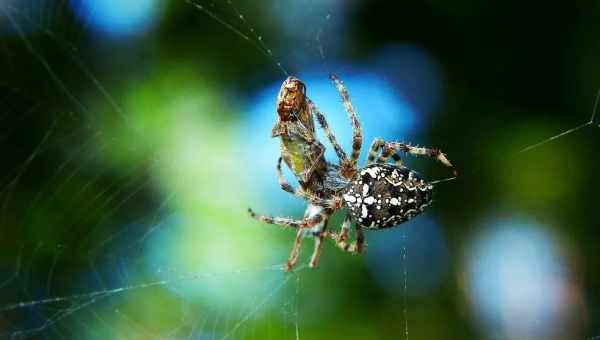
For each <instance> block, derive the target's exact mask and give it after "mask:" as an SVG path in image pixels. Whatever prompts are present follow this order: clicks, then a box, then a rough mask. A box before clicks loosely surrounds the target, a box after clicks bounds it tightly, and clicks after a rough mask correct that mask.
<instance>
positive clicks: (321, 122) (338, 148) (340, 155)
mask: <svg viewBox="0 0 600 340" xmlns="http://www.w3.org/2000/svg"><path fill="white" fill-rule="evenodd" d="M306 101H307V103H308V108H309V110H310V111H311V112H313V113H314V114H315V116H317V121H318V122H319V125H321V128H322V129H323V132H325V136H327V139H329V143H331V145H332V146H333V149H334V150H335V153H336V154H337V156H338V158H339V159H340V163H343V162H346V161H347V159H348V156H346V153H345V152H344V150H343V149H342V146H341V145H340V144H339V143H338V141H337V139H336V138H335V135H334V134H333V132H332V131H331V128H330V127H329V124H328V123H327V120H326V119H325V116H324V115H323V114H322V113H321V111H319V108H317V106H316V105H315V103H314V102H313V101H312V100H310V99H308V98H306Z"/></svg>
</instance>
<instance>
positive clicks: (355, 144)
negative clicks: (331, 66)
mask: <svg viewBox="0 0 600 340" xmlns="http://www.w3.org/2000/svg"><path fill="white" fill-rule="evenodd" d="M329 78H331V80H332V81H333V83H334V84H335V87H336V88H337V90H338V92H339V93H340V97H341V98H342V103H343V104H344V110H346V113H347V114H348V118H349V119H350V123H351V124H352V155H351V156H350V161H347V162H346V164H340V165H342V167H341V168H340V171H341V172H342V175H343V176H344V177H346V178H351V177H352V175H353V174H354V172H355V171H356V162H357V161H358V157H359V156H360V148H361V146H362V130H361V127H360V121H359V120H358V116H357V115H356V112H355V111H354V107H353V106H352V102H351V101H350V95H348V90H346V87H345V86H344V84H343V83H342V82H341V81H340V80H339V79H337V77H336V76H335V75H333V74H331V75H330V76H329Z"/></svg>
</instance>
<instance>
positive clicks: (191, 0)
mask: <svg viewBox="0 0 600 340" xmlns="http://www.w3.org/2000/svg"><path fill="white" fill-rule="evenodd" d="M185 2H187V3H188V4H190V5H192V6H193V7H194V8H196V9H198V10H200V11H202V12H204V13H206V14H207V15H208V16H209V17H211V18H212V19H213V20H215V21H217V22H218V23H219V24H221V25H223V26H224V27H225V28H227V29H228V30H230V31H231V32H233V33H235V34H236V35H238V36H239V37H240V38H242V39H244V40H246V41H247V42H248V43H250V44H251V45H252V46H253V47H254V48H255V49H257V50H258V51H259V52H260V53H262V54H264V55H265V56H266V57H267V58H269V59H270V60H271V61H272V62H274V63H275V65H276V66H277V67H278V68H279V70H280V71H281V72H282V73H283V74H284V75H285V76H286V77H288V76H289V75H290V74H289V73H288V71H287V70H286V69H285V68H284V67H283V65H282V64H281V62H280V61H279V60H277V58H275V55H274V54H273V51H272V50H271V49H270V48H267V47H266V45H265V44H264V42H263V39H262V36H261V35H257V34H256V33H255V30H254V29H253V28H252V27H250V26H247V27H249V30H250V32H251V34H253V35H254V36H255V37H256V40H253V39H251V38H250V37H249V36H248V35H247V34H245V33H244V32H242V31H240V30H239V29H237V28H236V27H234V26H233V25H231V24H230V23H228V22H227V21H225V20H223V19H221V17H219V16H218V15H217V14H216V13H215V12H213V11H211V10H210V9H208V8H206V6H204V5H202V4H200V3H198V2H195V1H194V0H185ZM227 3H228V4H229V6H230V7H231V8H232V9H233V10H234V11H235V12H236V13H237V15H238V18H239V19H240V20H241V21H242V22H243V23H244V24H246V25H248V24H247V21H246V18H245V17H244V16H243V15H242V14H240V13H239V11H238V10H237V9H236V8H235V7H234V6H233V3H231V1H229V0H228V1H227Z"/></svg>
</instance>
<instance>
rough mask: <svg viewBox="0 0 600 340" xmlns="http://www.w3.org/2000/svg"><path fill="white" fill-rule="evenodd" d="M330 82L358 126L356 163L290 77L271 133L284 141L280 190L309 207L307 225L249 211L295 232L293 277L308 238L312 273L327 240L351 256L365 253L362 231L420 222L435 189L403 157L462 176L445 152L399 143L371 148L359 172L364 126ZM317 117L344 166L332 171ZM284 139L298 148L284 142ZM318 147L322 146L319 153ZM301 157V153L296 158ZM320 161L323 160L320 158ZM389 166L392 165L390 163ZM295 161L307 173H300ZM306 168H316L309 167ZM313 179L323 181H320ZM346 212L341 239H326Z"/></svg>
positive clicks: (340, 86) (290, 263) (379, 143)
mask: <svg viewBox="0 0 600 340" xmlns="http://www.w3.org/2000/svg"><path fill="white" fill-rule="evenodd" d="M330 78H331V80H332V81H333V82H334V84H335V86H336V88H337V90H338V92H339V94H340V97H341V99H342V102H343V105H344V109H345V111H346V113H347V114H348V117H349V119H350V122H351V124H352V129H353V140H352V153H351V156H350V158H348V156H347V155H346V153H345V152H344V150H343V149H342V147H341V146H340V145H339V143H338V142H337V140H336V138H335V136H334V135H333V133H332V131H331V129H330V128H329V126H328V124H327V122H326V120H325V117H324V116H323V115H322V114H321V113H320V112H319V110H318V109H317V108H316V106H315V105H314V103H312V101H310V99H308V97H306V87H305V86H304V84H303V83H302V82H300V81H299V80H298V79H296V78H293V77H290V78H288V79H286V81H284V83H283V85H282V88H281V90H280V93H279V96H278V102H277V108H278V121H277V123H276V124H275V128H274V129H273V131H274V133H273V135H274V136H282V141H281V143H282V144H281V145H282V147H281V151H282V152H281V157H279V159H278V161H277V166H276V174H277V178H278V181H279V185H280V187H281V189H282V190H284V191H286V192H289V193H291V194H293V195H295V196H297V197H300V198H302V199H304V200H306V201H307V202H308V207H307V209H306V212H305V213H304V218H303V219H302V220H295V219H291V218H285V217H270V216H265V215H258V214H256V213H255V212H254V211H252V210H251V209H248V212H249V213H250V216H251V217H253V218H255V219H257V220H259V221H262V222H265V223H269V224H276V225H281V226H286V227H291V228H294V229H296V230H297V232H296V238H295V241H294V245H293V247H292V250H291V253H290V256H289V258H288V261H287V263H286V265H285V266H284V271H286V272H289V271H291V270H292V269H293V268H294V266H295V264H296V263H297V260H298V253H299V249H300V245H301V242H302V238H303V236H304V235H305V233H307V232H308V233H309V234H311V235H312V236H314V238H315V246H314V250H313V253H312V256H311V259H310V262H309V266H310V267H311V268H314V267H316V265H317V262H318V260H319V257H320V254H321V248H322V244H323V240H324V238H325V237H331V238H332V239H333V240H334V241H335V243H336V245H337V246H338V247H339V248H341V249H342V250H344V251H346V252H349V253H361V252H362V251H363V249H364V247H365V244H364V235H363V230H365V229H366V230H379V229H385V228H389V227H393V226H396V225H399V224H401V223H403V222H406V221H408V220H409V219H411V218H413V217H415V216H417V215H418V214H420V213H421V212H422V211H423V210H424V209H425V208H426V207H427V206H428V205H429V204H430V203H431V199H432V190H433V186H432V185H431V184H429V183H428V182H427V181H425V179H424V178H423V177H421V175H419V174H418V173H417V172H415V171H413V170H410V169H408V168H406V167H404V166H403V165H402V159H401V157H400V155H399V153H400V152H404V153H408V154H412V155H425V156H429V157H432V158H434V159H436V160H437V161H439V162H441V163H442V164H443V165H445V166H447V167H449V168H450V169H451V170H452V172H453V174H454V175H456V171H454V167H453V166H452V164H451V163H450V161H449V160H448V159H447V158H446V156H445V155H444V154H443V153H442V152H441V151H440V150H437V149H429V148H421V147H414V146H411V145H408V144H404V143H397V142H390V143H388V142H385V141H384V140H383V139H381V138H376V139H375V140H373V142H372V144H371V147H370V149H369V153H368V157H367V163H366V165H365V166H364V167H362V168H358V167H357V161H358V158H359V156H360V150H361V146H362V132H361V128H360V122H359V120H358V117H357V115H356V112H355V111H354V108H353V106H352V103H351V101H350V97H349V95H348V91H347V90H346V88H345V87H344V85H343V83H342V82H341V81H340V80H339V79H337V77H336V76H334V75H331V76H330ZM312 113H314V114H315V116H316V117H317V120H318V121H319V124H320V126H321V127H322V128H323V130H324V131H325V135H326V136H327V138H328V139H329V142H330V143H331V144H332V145H333V147H334V150H335V152H336V155H337V156H338V158H339V165H336V164H333V163H329V162H327V161H326V160H325V158H324V157H323V155H322V154H323V153H324V147H323V146H322V144H321V143H320V142H319V141H318V140H317V139H316V137H315V134H314V125H313V122H312ZM290 136H291V137H290ZM299 136H310V137H307V138H301V137H299ZM284 138H288V139H289V140H293V142H292V143H290V142H289V141H284ZM294 138H296V139H295V140H294ZM317 143H318V144H317ZM315 145H320V146H319V147H314V146H315ZM290 146H293V148H290ZM302 148H304V149H302ZM301 149H302V150H303V151H302V152H298V151H297V150H301ZM306 150H309V151H308V152H307V151H306ZM294 151H295V152H294ZM291 155H293V156H291ZM315 155H318V157H314V156H315ZM294 157H295V158H294ZM286 158H287V160H286ZM390 158H391V159H392V160H393V161H394V164H388V163H387V162H388V160H390ZM294 159H295V161H296V163H299V164H301V165H302V166H300V167H297V166H295V165H296V164H295V163H294V161H293V160H294ZM290 160H292V161H290ZM282 161H284V162H285V163H286V164H287V165H288V166H289V167H290V169H291V170H292V172H294V174H295V175H296V177H300V178H301V179H299V180H300V184H301V186H300V188H294V187H293V186H292V185H290V184H289V183H287V181H286V180H285V178H284V177H283V175H282V172H281V163H282ZM290 164H291V165H290ZM308 164H310V166H309V167H306V165H308ZM316 169H319V170H318V171H316ZM299 170H301V171H299ZM307 170H308V173H307ZM311 171H312V172H311ZM315 172H316V173H317V174H318V176H315ZM300 175H301V176H300ZM343 207H345V208H346V217H345V219H344V222H343V223H342V226H341V231H340V232H339V233H328V232H327V224H328V219H329V217H330V216H331V215H332V214H333V213H334V212H335V211H337V210H339V209H342V208H343ZM353 221H355V222H356V223H355V227H354V229H355V233H356V240H355V241H354V242H352V243H349V242H348V239H349V236H348V235H349V232H350V228H351V225H352V222H353Z"/></svg>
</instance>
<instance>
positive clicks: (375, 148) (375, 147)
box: [367, 138, 402, 167]
mask: <svg viewBox="0 0 600 340" xmlns="http://www.w3.org/2000/svg"><path fill="white" fill-rule="evenodd" d="M385 146H386V143H385V141H384V140H383V139H381V138H375V139H373V142H372V143H371V147H370V148H369V154H368V156H367V165H371V164H373V162H375V158H376V157H377V155H378V154H379V152H380V151H381V150H383V151H381V156H380V157H379V158H378V159H377V163H380V164H381V163H385V162H386V161H387V159H388V158H389V157H390V154H391V157H392V159H393V160H394V164H395V165H396V166H398V167H400V166H402V158H400V155H398V154H397V153H394V149H393V148H386V147H385Z"/></svg>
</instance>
